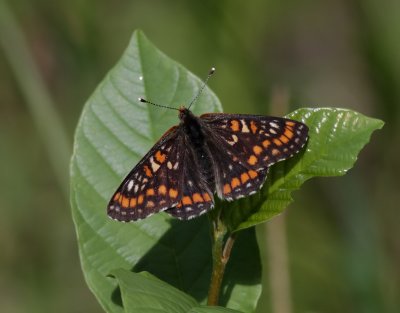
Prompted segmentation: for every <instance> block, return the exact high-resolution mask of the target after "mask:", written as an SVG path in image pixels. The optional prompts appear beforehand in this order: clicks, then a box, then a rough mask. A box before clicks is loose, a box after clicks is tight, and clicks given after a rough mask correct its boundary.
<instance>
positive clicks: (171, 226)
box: [71, 32, 261, 312]
mask: <svg viewBox="0 0 400 313" xmlns="http://www.w3.org/2000/svg"><path fill="white" fill-rule="evenodd" d="M200 85H201V80H199V79H198V78H196V77H195V76H194V75H193V74H191V73H189V72H188V71H187V70H186V69H185V68H183V67H182V66H181V65H179V64H177V63H175V62H173V61H172V60H171V59H169V58H168V57H166V56H165V55H164V54H162V53H161V52H160V51H159V50H157V49H156V48H155V47H154V46H153V45H152V44H151V43H150V42H149V41H148V40H147V39H146V38H145V37H144V35H143V34H141V33H140V32H136V33H134V35H133V37H132V40H131V42H130V44H129V46H128V48H127V49H126V51H125V52H124V54H123V56H122V58H121V59H120V60H119V61H118V63H117V64H116V66H115V67H114V68H113V69H112V70H111V71H110V72H109V73H108V74H107V76H106V77H105V78H104V80H103V81H102V82H101V84H100V85H99V86H98V88H97V89H96V91H95V92H94V93H93V95H92V96H91V97H90V98H89V100H88V102H87V103H86V105H85V107H84V110H83V113H82V116H81V119H80V121H79V125H78V127H77V130H76V135H75V143H74V153H73V157H72V161H71V203H72V212H73V219H74V222H75V227H76V231H77V236H78V244H79V251H80V257H81V264H82V268H83V272H84V275H85V278H86V281H87V283H88V285H89V287H90V289H91V290H92V291H93V293H94V294H95V296H96V297H97V299H98V301H99V302H100V303H101V305H102V306H103V308H104V309H105V310H106V311H107V312H122V307H121V305H120V304H118V303H116V302H114V301H112V295H113V293H114V291H115V288H116V286H117V284H116V282H115V280H111V279H109V278H107V277H106V276H107V275H108V274H109V273H110V271H111V270H113V269H116V268H124V269H128V270H133V271H149V272H151V273H152V274H154V275H156V276H157V277H158V278H160V279H162V280H164V281H166V282H168V283H169V284H171V285H173V286H175V287H177V288H179V289H180V290H182V291H185V292H187V293H189V294H190V295H192V296H193V297H195V298H196V300H197V301H204V300H205V298H206V296H207V289H208V284H209V280H210V272H211V246H210V245H211V244H210V239H209V229H208V221H207V217H201V218H199V219H195V220H192V221H189V222H180V221H177V220H174V219H171V218H170V217H169V216H168V215H167V214H164V213H160V214H156V215H154V216H152V217H150V218H148V219H146V220H144V221H140V222H136V223H129V224H123V223H120V222H116V221H112V220H110V219H109V218H108V217H107V214H106V205H107V202H108V200H109V198H110V197H111V195H112V193H113V192H114V190H115V189H116V187H117V186H118V185H119V183H120V181H121V179H122V178H123V177H124V176H125V175H126V173H128V171H129V170H130V169H131V168H132V167H133V166H134V165H135V164H136V163H137V162H138V161H139V160H140V158H141V157H142V156H143V155H144V154H145V153H146V152H147V151H148V150H149V149H150V148H151V146H152V145H153V144H154V143H155V142H156V141H157V139H158V138H159V137H160V136H161V135H162V133H163V132H164V131H166V130H167V129H168V128H169V127H170V126H171V125H173V124H176V123H177V121H178V118H177V116H176V111H172V110H165V109H161V108H157V107H154V106H148V105H145V104H143V103H140V102H138V101H137V99H138V97H145V98H147V99H149V100H151V101H154V102H157V103H160V104H167V105H170V106H174V107H178V106H179V105H182V104H185V103H188V102H189V101H190V100H191V98H192V97H193V95H194V94H195V93H196V92H197V91H198V89H199V87H200ZM220 110H221V105H220V103H219V101H218V99H217V97H216V96H215V95H214V94H213V93H212V92H211V91H210V89H208V88H206V89H205V91H204V93H203V94H202V96H201V97H200V99H199V101H198V102H197V103H196V104H195V105H194V106H193V111H194V112H195V113H199V112H200V111H201V112H212V111H220ZM238 269H240V270H238ZM260 276H261V265H260V260H259V253H258V247H257V243H256V239H255V234H254V230H249V231H247V232H245V233H243V234H242V235H241V236H239V239H238V242H237V245H236V246H235V249H234V254H233V256H232V259H231V261H230V263H229V264H228V267H227V272H226V277H225V280H224V285H223V294H222V298H221V304H222V305H226V306H228V307H230V308H234V309H238V310H241V311H245V312H251V311H252V310H253V309H254V308H255V306H256V303H257V300H258V297H259V295H260V291H261V285H260Z"/></svg>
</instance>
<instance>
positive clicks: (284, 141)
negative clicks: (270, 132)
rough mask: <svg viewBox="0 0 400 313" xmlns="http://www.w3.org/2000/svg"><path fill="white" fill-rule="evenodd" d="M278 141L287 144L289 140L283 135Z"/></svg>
mask: <svg viewBox="0 0 400 313" xmlns="http://www.w3.org/2000/svg"><path fill="white" fill-rule="evenodd" d="M279 140H280V141H282V142H283V143H288V142H289V138H288V137H286V136H285V135H281V136H280V137H279Z"/></svg>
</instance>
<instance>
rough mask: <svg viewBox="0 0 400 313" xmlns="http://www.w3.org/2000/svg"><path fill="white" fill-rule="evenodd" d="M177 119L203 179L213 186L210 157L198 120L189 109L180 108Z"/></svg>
mask: <svg viewBox="0 0 400 313" xmlns="http://www.w3.org/2000/svg"><path fill="white" fill-rule="evenodd" d="M179 119H180V120H181V123H180V127H181V128H182V129H183V132H184V133H185V135H186V138H187V140H188V141H189V142H188V144H189V145H188V146H189V147H191V148H192V149H193V151H194V157H195V158H196V159H197V163H198V164H199V166H200V168H201V169H202V174H203V176H204V179H205V180H206V181H207V182H208V183H209V184H210V185H212V184H214V173H213V171H212V161H211V156H210V152H209V150H208V149H207V147H206V142H205V140H206V136H205V135H204V132H203V127H202V125H201V121H200V118H198V117H197V116H195V115H194V114H193V113H192V112H191V111H190V110H189V109H187V108H184V107H182V108H180V109H179ZM210 187H211V186H210Z"/></svg>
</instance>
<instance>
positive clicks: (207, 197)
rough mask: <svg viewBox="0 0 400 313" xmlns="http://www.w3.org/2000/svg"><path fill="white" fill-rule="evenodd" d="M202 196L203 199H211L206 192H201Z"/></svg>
mask: <svg viewBox="0 0 400 313" xmlns="http://www.w3.org/2000/svg"><path fill="white" fill-rule="evenodd" d="M203 198H204V200H205V201H211V197H210V195H209V194H208V193H207V192H205V193H203Z"/></svg>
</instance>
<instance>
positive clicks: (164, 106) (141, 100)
mask: <svg viewBox="0 0 400 313" xmlns="http://www.w3.org/2000/svg"><path fill="white" fill-rule="evenodd" d="M139 101H140V102H143V103H148V104H152V105H155V106H156V107H160V108H165V109H171V110H177V111H179V109H177V108H173V107H169V106H166V105H161V104H157V103H154V102H150V101H147V100H146V99H143V98H139Z"/></svg>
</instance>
